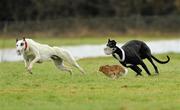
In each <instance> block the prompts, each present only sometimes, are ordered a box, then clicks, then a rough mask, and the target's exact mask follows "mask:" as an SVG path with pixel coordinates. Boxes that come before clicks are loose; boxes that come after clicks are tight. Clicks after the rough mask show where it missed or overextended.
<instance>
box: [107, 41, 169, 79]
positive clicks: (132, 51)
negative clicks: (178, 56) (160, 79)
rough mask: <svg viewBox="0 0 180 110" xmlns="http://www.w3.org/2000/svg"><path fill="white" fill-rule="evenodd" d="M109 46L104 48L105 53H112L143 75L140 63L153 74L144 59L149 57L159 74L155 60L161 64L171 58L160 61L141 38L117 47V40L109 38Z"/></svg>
mask: <svg viewBox="0 0 180 110" xmlns="http://www.w3.org/2000/svg"><path fill="white" fill-rule="evenodd" d="M106 46H107V47H106V48H105V49H104V52H105V54H107V55H111V54H112V56H113V57H114V58H116V59H117V60H119V62H120V63H121V64H122V65H123V66H125V67H129V68H131V69H132V70H133V71H135V72H136V73H137V74H136V75H137V76H138V75H142V74H141V72H142V70H141V69H140V68H139V67H138V65H141V66H142V67H143V68H144V70H145V71H146V73H147V74H148V75H151V73H150V72H149V70H148V68H147V66H146V65H145V63H144V62H143V59H146V58H147V59H148V60H149V61H150V63H151V64H152V65H153V67H154V69H155V73H156V74H158V73H159V71H158V68H157V66H156V65H155V64H154V62H153V60H152V59H154V60H155V61H157V62H158V63H160V64H165V63H168V62H169V60H170V58H169V56H167V60H166V61H160V60H158V59H157V58H156V57H154V56H153V55H152V54H151V50H150V48H149V47H148V46H147V45H146V44H145V43H144V42H143V41H139V40H131V41H129V42H127V43H126V44H124V45H123V46H122V47H120V48H119V47H117V46H116V41H115V40H110V39H109V40H108V43H107V45H106Z"/></svg>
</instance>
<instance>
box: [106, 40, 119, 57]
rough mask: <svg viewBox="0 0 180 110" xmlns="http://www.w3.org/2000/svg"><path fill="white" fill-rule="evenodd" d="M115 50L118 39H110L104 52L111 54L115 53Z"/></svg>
mask: <svg viewBox="0 0 180 110" xmlns="http://www.w3.org/2000/svg"><path fill="white" fill-rule="evenodd" d="M115 50H116V41H115V40H110V39H108V42H107V44H106V48H104V53H105V54H106V55H110V54H113V53H114V51H115Z"/></svg>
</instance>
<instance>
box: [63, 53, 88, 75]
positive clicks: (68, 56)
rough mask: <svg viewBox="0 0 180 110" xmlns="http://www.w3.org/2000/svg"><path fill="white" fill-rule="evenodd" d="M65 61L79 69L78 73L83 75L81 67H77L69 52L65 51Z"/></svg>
mask: <svg viewBox="0 0 180 110" xmlns="http://www.w3.org/2000/svg"><path fill="white" fill-rule="evenodd" d="M66 60H67V62H68V63H69V64H71V65H72V66H74V67H76V68H77V69H79V71H80V72H81V73H83V74H85V72H84V70H83V68H82V67H80V66H79V64H78V63H77V62H76V60H75V58H74V57H73V56H72V55H71V54H70V52H68V51H66Z"/></svg>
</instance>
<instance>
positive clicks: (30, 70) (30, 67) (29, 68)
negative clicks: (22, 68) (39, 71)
mask: <svg viewBox="0 0 180 110" xmlns="http://www.w3.org/2000/svg"><path fill="white" fill-rule="evenodd" d="M27 70H28V72H29V73H31V74H32V66H29V67H28V68H27Z"/></svg>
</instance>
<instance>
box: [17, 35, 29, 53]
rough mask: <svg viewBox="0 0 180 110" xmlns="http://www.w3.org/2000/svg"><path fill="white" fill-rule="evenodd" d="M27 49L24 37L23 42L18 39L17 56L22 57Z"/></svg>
mask: <svg viewBox="0 0 180 110" xmlns="http://www.w3.org/2000/svg"><path fill="white" fill-rule="evenodd" d="M26 49H27V42H26V39H25V38H24V37H23V39H22V40H18V39H16V52H17V54H18V55H21V54H22V53H24V51H26Z"/></svg>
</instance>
